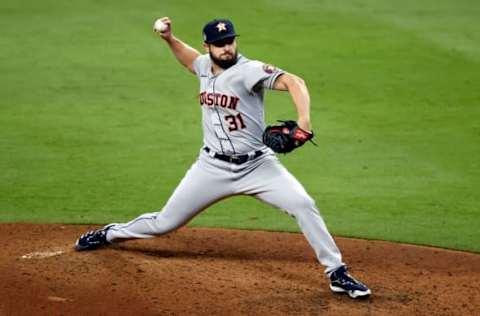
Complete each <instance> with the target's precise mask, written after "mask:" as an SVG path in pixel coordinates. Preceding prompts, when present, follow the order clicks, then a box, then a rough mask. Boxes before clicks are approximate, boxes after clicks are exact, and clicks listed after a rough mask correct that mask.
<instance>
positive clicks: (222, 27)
mask: <svg viewBox="0 0 480 316" xmlns="http://www.w3.org/2000/svg"><path fill="white" fill-rule="evenodd" d="M216 28H217V30H218V32H221V31H225V32H226V31H227V26H226V25H225V23H223V22H219V23H218V24H217V26H216Z"/></svg>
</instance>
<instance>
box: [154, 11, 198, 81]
mask: <svg viewBox="0 0 480 316" xmlns="http://www.w3.org/2000/svg"><path fill="white" fill-rule="evenodd" d="M161 20H162V22H163V23H165V24H167V26H168V28H167V29H166V30H165V31H164V32H159V31H156V30H155V29H154V32H155V33H157V34H158V35H160V37H161V38H163V39H164V40H165V42H166V43H167V44H168V46H169V47H170V49H171V51H172V53H173V54H174V55H175V57H176V58H177V60H178V61H179V62H180V63H181V64H182V65H183V66H185V67H186V68H187V69H188V70H189V71H190V72H192V73H195V70H193V61H194V60H195V58H197V57H198V56H200V53H199V52H198V51H197V50H196V49H195V48H193V47H191V46H189V45H188V44H186V43H184V42H182V41H181V40H179V39H178V38H176V37H175V36H174V35H173V33H172V21H171V20H170V18H168V17H164V18H161Z"/></svg>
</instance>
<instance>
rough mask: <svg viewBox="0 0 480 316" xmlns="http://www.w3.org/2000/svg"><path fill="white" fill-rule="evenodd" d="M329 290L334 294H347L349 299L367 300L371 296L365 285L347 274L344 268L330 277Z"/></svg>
mask: <svg viewBox="0 0 480 316" xmlns="http://www.w3.org/2000/svg"><path fill="white" fill-rule="evenodd" d="M330 289H331V290H332V291H333V292H335V293H347V294H348V296H350V297H351V298H367V297H369V296H370V295H371V294H372V291H371V290H370V289H369V288H368V287H367V286H366V285H365V284H363V283H362V282H360V281H357V280H355V278H353V277H352V276H351V275H350V274H348V272H347V268H346V267H345V266H342V267H340V268H338V269H337V270H335V271H333V272H332V274H331V275H330Z"/></svg>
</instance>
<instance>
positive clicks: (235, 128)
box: [75, 17, 371, 298]
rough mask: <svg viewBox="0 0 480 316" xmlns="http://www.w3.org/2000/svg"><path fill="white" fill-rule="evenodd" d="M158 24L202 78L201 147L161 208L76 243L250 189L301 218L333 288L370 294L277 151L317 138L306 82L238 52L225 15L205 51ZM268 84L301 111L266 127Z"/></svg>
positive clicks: (155, 226) (162, 227)
mask: <svg viewBox="0 0 480 316" xmlns="http://www.w3.org/2000/svg"><path fill="white" fill-rule="evenodd" d="M154 31H155V32H156V33H157V34H158V35H159V36H160V37H161V38H162V39H163V40H164V41H165V43H166V44H167V45H168V46H169V48H170V49H171V51H172V53H173V54H174V55H175V57H176V58H177V60H178V61H179V62H180V64H182V65H183V66H184V67H186V68H187V69H188V70H189V71H190V72H191V73H193V74H194V75H196V76H197V78H198V80H199V83H200V87H199V94H198V106H200V107H201V109H202V127H203V146H202V147H201V149H200V152H199V155H198V158H197V160H196V161H195V163H193V165H192V166H191V167H190V169H189V170H188V171H187V173H186V175H185V176H184V178H183V179H182V180H181V182H180V184H179V185H178V186H177V188H176V189H175V191H174V192H173V194H172V195H171V197H170V198H169V199H168V201H167V202H166V204H165V205H164V207H163V209H162V210H161V211H159V212H154V213H148V214H143V215H141V216H139V217H137V218H136V219H134V220H132V221H130V222H128V223H125V224H110V225H107V226H105V227H103V228H102V229H98V230H95V231H90V232H87V233H86V234H84V235H82V236H81V237H80V238H79V239H78V240H77V242H76V245H75V248H76V249H77V250H91V249H96V248H99V247H102V246H106V245H108V244H110V243H113V242H115V241H118V240H121V239H131V238H150V237H154V236H159V235H163V234H167V233H169V232H171V231H173V230H175V229H178V228H179V227H181V226H183V225H185V224H186V223H187V222H188V221H189V220H191V219H192V218H193V217H194V216H196V215H197V214H199V213H200V212H202V211H203V210H204V209H206V208H207V207H209V206H210V205H212V204H214V203H215V202H217V201H219V200H222V199H224V198H226V197H229V196H233V195H239V194H242V195H249V196H253V197H255V198H257V199H259V200H261V201H264V202H266V203H268V204H270V205H272V206H274V207H276V208H279V209H281V210H283V211H285V212H286V213H288V214H289V215H291V216H292V217H294V218H295V219H296V221H297V223H298V225H299V227H300V229H301V231H302V233H303V234H304V236H305V237H306V239H307V241H308V242H309V244H310V245H311V246H312V248H313V250H314V251H315V254H316V256H317V258H318V260H319V262H320V263H321V264H322V265H323V266H324V267H325V273H326V275H327V277H329V278H330V288H331V290H332V291H334V292H338V293H347V294H348V295H349V296H350V297H352V298H358V297H367V296H369V295H370V294H371V290H370V289H369V288H368V287H367V286H366V285H365V284H363V283H361V282H359V281H357V280H355V279H354V278H353V277H352V276H351V275H350V274H349V273H348V272H347V269H346V265H345V264H344V263H343V261H342V256H341V254H340V251H339V249H338V248H337V246H336V244H335V241H334V240H333V238H332V236H331V235H330V233H329V232H328V230H327V227H326V225H325V222H324V221H323V219H322V217H321V215H320V213H319V210H318V208H317V207H316V205H315V201H314V200H313V199H312V198H311V197H310V195H309V194H308V193H307V192H306V191H305V189H304V188H303V186H302V185H301V184H300V183H299V182H298V180H297V179H296V178H295V177H294V176H293V175H292V174H290V173H289V172H288V170H287V169H286V168H285V167H284V166H283V165H282V164H281V163H280V162H279V160H278V159H277V158H276V156H275V152H282V153H287V152H290V151H292V150H294V149H296V148H298V147H300V146H302V145H303V144H305V143H306V142H307V141H309V140H311V139H312V138H313V133H312V131H311V125H310V96H309V93H308V90H307V87H306V85H305V83H304V81H303V80H302V79H301V78H299V77H298V76H296V75H293V74H291V73H288V72H286V71H284V70H282V69H279V68H276V67H274V66H272V65H269V64H265V63H263V62H260V61H257V60H250V59H248V58H247V57H245V56H243V55H241V54H239V52H238V49H237V40H236V39H237V36H238V34H237V33H236V32H235V29H234V26H233V24H232V22H231V21H229V20H227V19H216V20H213V21H210V22H208V23H207V24H206V25H205V26H204V28H203V47H204V49H205V52H206V54H203V55H202V54H200V53H199V52H198V51H197V50H196V49H194V48H192V47H190V46H189V45H187V44H186V43H184V42H182V41H181V40H180V39H178V38H177V37H175V36H174V35H173V33H172V21H171V20H170V19H169V18H166V17H165V18H162V19H160V20H159V21H157V22H156V23H155V26H154ZM267 90H281V91H288V93H289V94H290V96H291V98H292V101H293V104H294V106H295V108H296V111H297V113H298V118H297V120H296V121H294V120H289V121H284V122H282V124H278V125H275V126H269V127H266V126H265V115H264V94H265V92H266V91H267Z"/></svg>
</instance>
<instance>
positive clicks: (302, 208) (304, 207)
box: [291, 195, 318, 214]
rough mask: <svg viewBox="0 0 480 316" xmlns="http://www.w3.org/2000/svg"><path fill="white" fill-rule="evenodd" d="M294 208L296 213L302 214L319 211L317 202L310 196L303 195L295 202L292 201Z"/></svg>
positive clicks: (292, 207)
mask: <svg viewBox="0 0 480 316" xmlns="http://www.w3.org/2000/svg"><path fill="white" fill-rule="evenodd" d="M291 203H292V206H291V209H292V210H293V211H294V213H298V212H302V213H305V212H307V213H317V214H318V209H317V207H316V206H315V201H314V200H313V199H312V198H311V197H310V196H308V195H301V196H299V197H297V198H295V199H294V200H292V201H291Z"/></svg>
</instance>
